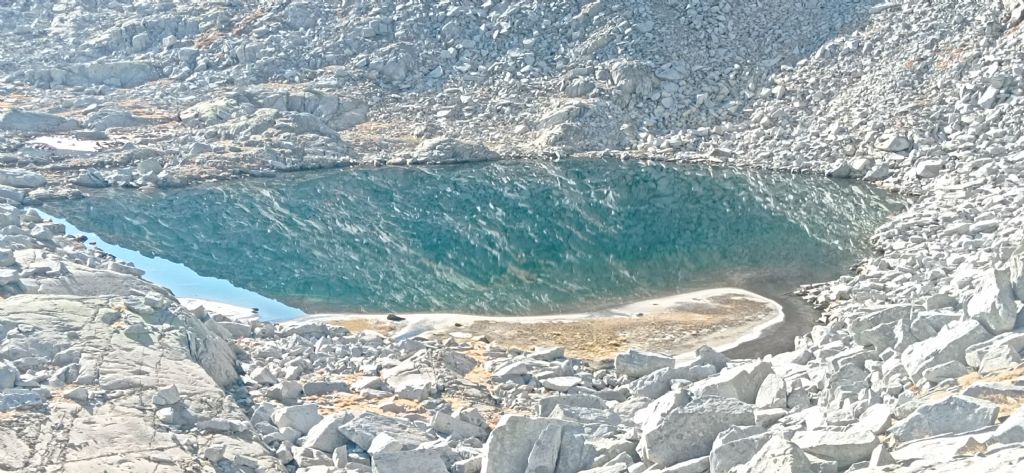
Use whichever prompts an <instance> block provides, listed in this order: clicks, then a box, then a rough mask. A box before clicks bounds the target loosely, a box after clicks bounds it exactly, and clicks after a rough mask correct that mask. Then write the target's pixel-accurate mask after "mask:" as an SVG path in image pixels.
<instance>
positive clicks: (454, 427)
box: [430, 411, 487, 440]
mask: <svg viewBox="0 0 1024 473" xmlns="http://www.w3.org/2000/svg"><path fill="white" fill-rule="evenodd" d="M430 426H431V427H433V428H434V430H435V431H437V432H438V433H440V434H443V435H448V436H450V437H452V438H453V439H456V440H462V439H468V438H478V439H480V440H484V439H486V438H487V431H486V430H485V429H484V428H483V427H481V426H479V425H476V424H472V423H469V422H466V421H464V420H462V419H457V418H455V417H452V416H451V415H448V414H446V413H444V412H441V411H438V412H437V413H435V414H434V419H433V421H432V422H431V423H430Z"/></svg>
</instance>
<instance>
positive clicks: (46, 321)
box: [0, 295, 284, 473]
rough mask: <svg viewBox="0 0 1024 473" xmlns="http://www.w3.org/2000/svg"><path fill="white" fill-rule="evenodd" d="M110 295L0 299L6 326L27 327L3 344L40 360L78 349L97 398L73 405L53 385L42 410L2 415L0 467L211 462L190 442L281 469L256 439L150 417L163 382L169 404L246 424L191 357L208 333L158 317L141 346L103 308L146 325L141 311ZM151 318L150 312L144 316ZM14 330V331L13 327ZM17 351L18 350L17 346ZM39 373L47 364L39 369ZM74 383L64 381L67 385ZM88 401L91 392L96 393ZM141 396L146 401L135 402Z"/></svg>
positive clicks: (139, 468)
mask: <svg viewBox="0 0 1024 473" xmlns="http://www.w3.org/2000/svg"><path fill="white" fill-rule="evenodd" d="M128 305H131V304H126V301H125V300H123V299H122V298H118V297H71V296H48V295H20V296H15V297H11V298H8V299H5V300H4V301H2V302H0V322H2V324H3V325H4V326H5V327H11V326H19V327H31V328H32V332H31V334H30V336H27V337H23V338H19V336H15V335H16V334H13V333H11V334H8V336H7V338H6V340H5V341H4V346H5V347H7V348H12V349H17V350H30V351H31V352H33V353H35V354H36V355H37V356H40V357H42V358H43V359H53V360H57V361H59V362H61V363H64V362H67V361H68V360H64V359H62V357H55V355H56V354H57V353H62V352H63V353H69V351H68V350H71V351H72V352H77V353H76V354H78V355H79V356H80V357H79V358H78V361H77V363H78V364H79V366H80V367H81V368H80V375H79V376H78V379H79V380H82V381H81V382H84V383H89V384H87V385H86V386H87V387H88V389H89V391H90V392H93V393H96V394H102V396H101V397H99V399H101V400H100V401H98V402H97V401H94V403H93V404H80V403H79V402H75V401H72V400H71V399H67V398H65V397H64V396H62V395H61V393H62V389H60V388H57V389H55V390H54V392H53V398H52V399H50V400H48V401H47V404H46V406H45V407H46V408H45V409H42V408H40V409H33V410H27V411H18V412H13V413H8V414H7V417H5V418H4V421H3V422H0V451H2V452H3V455H0V469H5V470H9V471H37V470H38V471H43V470H45V469H47V468H49V467H50V466H52V465H62V466H63V468H64V471H118V472H129V473H133V472H139V473H143V472H145V473H153V472H166V473H171V472H180V471H182V470H183V469H185V470H191V469H196V470H200V469H204V468H205V469H211V470H212V468H213V466H212V465H211V464H209V463H208V462H206V463H205V464H202V462H203V461H201V460H199V459H198V457H197V456H196V454H195V453H194V452H192V451H190V450H189V448H188V445H189V444H190V443H192V444H198V445H207V444H212V443H220V444H224V445H225V446H226V449H227V451H228V452H229V453H231V454H232V455H234V454H241V455H244V456H248V457H251V458H254V459H256V461H257V462H258V463H259V465H260V467H261V468H263V471H267V472H283V471H284V470H283V468H282V467H281V466H280V463H279V462H277V461H276V459H274V458H273V457H272V456H270V455H268V454H267V452H266V450H265V449H264V448H263V447H262V446H261V445H259V444H258V443H257V442H254V441H249V440H244V439H243V438H240V437H233V436H223V435H217V434H203V433H196V432H191V433H185V434H175V433H172V432H170V431H168V430H167V429H166V428H163V427H162V426H161V425H160V423H159V421H158V420H157V419H156V418H155V415H154V410H155V407H153V406H152V399H153V398H154V396H155V395H156V393H157V392H158V391H159V390H160V389H161V388H163V387H166V386H167V385H171V384H173V385H176V386H178V387H179V389H180V399H179V400H178V401H177V405H184V406H187V407H188V408H189V409H190V410H191V411H192V412H193V414H194V415H196V416H197V417H200V418H211V419H212V418H225V419H233V420H237V421H244V420H245V414H244V413H243V412H242V411H241V410H240V409H239V408H238V407H237V406H235V405H234V404H233V403H228V402H224V399H225V394H224V391H223V390H222V389H221V388H220V386H218V384H217V382H215V381H214V379H212V378H211V376H210V375H209V374H208V373H207V372H206V371H205V370H204V369H203V368H202V367H201V366H200V365H199V364H197V363H196V362H194V361H193V359H192V356H193V353H191V352H190V347H189V342H188V340H189V338H190V337H192V340H193V341H194V343H202V338H203V337H206V336H208V334H203V333H200V332H197V331H195V330H198V329H197V328H196V327H194V326H190V325H189V324H188V323H187V321H185V320H184V319H179V318H177V317H175V316H174V315H173V314H165V316H166V318H165V319H162V323H167V324H168V325H167V326H165V327H164V329H163V331H162V332H161V330H158V329H155V328H153V330H152V331H153V333H162V335H161V336H158V337H155V338H154V343H153V344H151V345H149V346H147V345H143V344H140V343H138V342H136V341H134V340H132V339H130V338H128V337H126V336H124V334H123V333H121V332H122V331H123V330H124V327H123V326H121V325H120V324H117V323H107V321H111V320H115V319H113V318H110V317H105V314H109V313H119V314H120V316H119V318H122V319H129V320H137V321H138V322H137V323H139V324H142V325H143V326H146V327H150V326H149V324H147V323H145V322H144V321H143V320H144V319H143V317H142V315H139V314H136V313H134V312H132V311H131V310H128V309H127V308H126V307H127V306H128ZM145 315H146V316H147V317H151V316H152V314H145ZM19 330H20V329H19ZM23 353H24V352H23ZM42 369H44V370H50V369H54V367H53V366H46V367H44V368H42ZM77 387H80V386H79V385H77V383H76V381H75V380H72V382H71V384H69V385H68V386H66V387H65V388H63V389H64V390H67V391H71V390H73V389H75V388H77ZM93 399H97V398H96V397H94V398H93ZM140 399H141V400H145V401H144V402H142V403H141V404H140Z"/></svg>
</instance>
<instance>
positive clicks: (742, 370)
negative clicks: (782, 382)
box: [690, 361, 772, 404]
mask: <svg viewBox="0 0 1024 473" xmlns="http://www.w3.org/2000/svg"><path fill="white" fill-rule="evenodd" d="M771 373H772V367H771V363H768V362H765V361H757V362H752V363H747V364H744V365H740V366H733V367H731V368H726V369H725V370H722V372H721V373H719V374H718V375H717V376H712V377H710V378H708V379H705V380H703V381H699V382H697V383H694V384H693V386H691V387H690V391H692V392H693V393H694V395H695V396H697V397H704V396H718V397H731V398H733V399H739V400H740V401H743V402H745V403H747V404H754V402H755V401H756V400H757V394H758V390H759V388H760V387H761V382H762V381H764V379H765V378H766V377H767V376H768V375H769V374H771Z"/></svg>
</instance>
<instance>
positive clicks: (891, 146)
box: [875, 133, 914, 153]
mask: <svg viewBox="0 0 1024 473" xmlns="http://www.w3.org/2000/svg"><path fill="white" fill-rule="evenodd" d="M913 147H914V142H912V141H910V139H909V138H907V137H906V136H903V135H899V134H895V133H890V134H885V135H882V136H881V137H880V138H879V139H878V141H876V142H875V148H878V149H880V150H882V151H889V152H891V153H898V152H901V151H906V150H909V149H911V148H913Z"/></svg>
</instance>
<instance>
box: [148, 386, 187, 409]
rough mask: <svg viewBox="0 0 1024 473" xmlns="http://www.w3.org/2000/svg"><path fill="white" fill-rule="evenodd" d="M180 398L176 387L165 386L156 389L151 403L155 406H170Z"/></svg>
mask: <svg viewBox="0 0 1024 473" xmlns="http://www.w3.org/2000/svg"><path fill="white" fill-rule="evenodd" d="M179 400H181V395H179V394H178V387H177V386H175V385H173V384H172V385H170V386H165V387H162V388H160V389H158V390H157V391H156V394H155V395H154V396H153V405H155V406H157V407H164V406H170V405H171V404H176V403H177V402H178V401H179Z"/></svg>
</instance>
